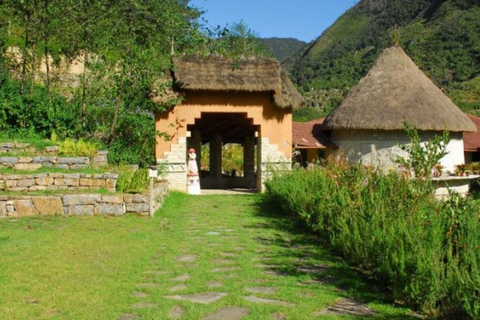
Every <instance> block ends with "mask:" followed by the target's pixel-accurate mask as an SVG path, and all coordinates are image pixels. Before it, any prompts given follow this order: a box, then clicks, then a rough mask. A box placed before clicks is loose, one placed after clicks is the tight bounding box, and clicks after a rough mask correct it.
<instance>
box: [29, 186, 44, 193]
mask: <svg viewBox="0 0 480 320" xmlns="http://www.w3.org/2000/svg"><path fill="white" fill-rule="evenodd" d="M45 190H47V186H31V187H29V188H28V191H29V192H33V191H45Z"/></svg>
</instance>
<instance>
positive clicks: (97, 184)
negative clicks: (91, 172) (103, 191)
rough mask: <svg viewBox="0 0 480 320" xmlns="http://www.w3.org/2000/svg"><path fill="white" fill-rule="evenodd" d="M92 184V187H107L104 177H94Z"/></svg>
mask: <svg viewBox="0 0 480 320" xmlns="http://www.w3.org/2000/svg"><path fill="white" fill-rule="evenodd" d="M90 186H91V187H92V188H103V187H105V180H103V179H92V184H91V185H90Z"/></svg>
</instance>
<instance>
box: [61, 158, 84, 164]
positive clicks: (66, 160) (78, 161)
mask: <svg viewBox="0 0 480 320" xmlns="http://www.w3.org/2000/svg"><path fill="white" fill-rule="evenodd" d="M57 163H59V164H68V165H73V164H89V163H90V159H89V158H87V157H68V158H63V157H62V158H58V159H57Z"/></svg>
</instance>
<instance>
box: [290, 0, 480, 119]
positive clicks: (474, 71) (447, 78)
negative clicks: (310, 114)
mask: <svg viewBox="0 0 480 320" xmlns="http://www.w3.org/2000/svg"><path fill="white" fill-rule="evenodd" d="M392 43H399V44H400V45H401V46H402V47H403V48H404V50H405V51H406V52H407V53H408V54H409V55H410V57H411V58H412V59H413V60H414V62H415V63H416V64H417V65H418V66H419V67H420V68H421V69H422V70H423V71H424V72H425V73H426V74H427V75H428V76H429V77H430V78H431V79H432V80H433V81H434V82H435V83H436V84H437V85H438V86H439V87H442V88H443V89H444V90H445V91H446V93H447V94H448V95H449V96H450V97H451V98H452V99H453V100H454V102H455V103H456V104H457V105H458V106H460V107H461V108H462V109H463V110H465V111H467V112H469V113H478V112H480V0H362V1H360V2H359V3H358V4H356V5H355V6H354V7H353V8H351V9H350V10H348V11H347V12H346V13H344V14H343V15H342V16H341V17H340V18H339V19H338V20H337V21H336V22H335V23H334V24H333V25H332V26H331V27H330V28H329V29H327V30H326V31H325V32H324V33H323V34H322V35H321V36H320V37H319V38H318V39H317V40H316V41H315V42H313V43H311V44H310V45H308V46H307V47H305V48H304V49H302V50H301V51H300V52H298V53H297V54H295V55H294V56H293V57H292V58H290V59H288V60H287V61H285V62H284V66H285V67H286V69H287V70H288V71H289V72H290V74H291V77H292V80H293V81H294V82H295V83H296V84H297V85H298V86H299V88H300V90H301V91H303V92H304V94H305V97H306V100H307V102H308V104H309V105H310V106H315V104H317V105H319V107H320V111H321V112H322V113H323V114H326V113H328V112H330V111H331V110H332V108H334V107H335V106H336V105H338V103H339V101H340V100H341V98H340V99H339V92H341V95H343V96H345V95H346V94H347V93H348V91H349V90H350V88H351V87H352V86H354V85H355V84H356V83H357V82H358V81H359V80H360V79H361V77H363V76H364V75H365V74H366V72H367V71H368V70H369V69H370V68H371V66H372V65H373V63H374V61H375V59H376V58H377V57H378V55H379V54H380V53H381V52H382V51H383V49H384V48H386V47H388V46H390V45H391V44H392Z"/></svg>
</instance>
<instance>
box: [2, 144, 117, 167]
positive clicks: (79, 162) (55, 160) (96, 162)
mask: <svg viewBox="0 0 480 320" xmlns="http://www.w3.org/2000/svg"><path fill="white" fill-rule="evenodd" d="M5 145H9V144H5V143H4V144H3V145H2V146H4V147H5ZM4 150H6V149H2V148H0V151H4ZM107 156H108V151H106V150H101V151H98V152H97V154H96V155H95V156H93V157H92V158H91V159H90V158H89V157H59V156H56V155H37V156H23V157H20V156H18V157H11V156H4V157H1V156H0V168H5V167H6V168H12V169H15V170H25V171H35V170H37V169H40V168H42V167H43V168H57V169H64V170H83V169H87V168H89V167H96V168H100V167H105V166H107V165H108V157H107Z"/></svg>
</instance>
